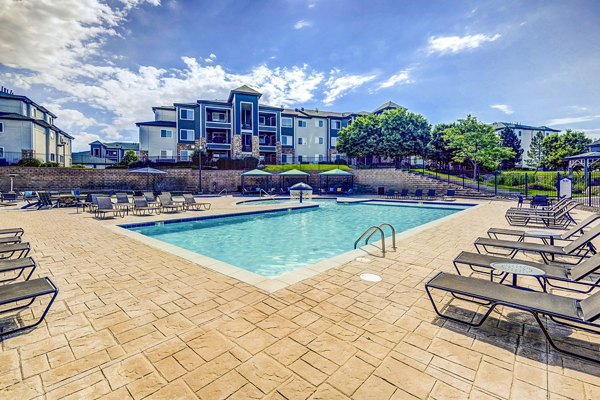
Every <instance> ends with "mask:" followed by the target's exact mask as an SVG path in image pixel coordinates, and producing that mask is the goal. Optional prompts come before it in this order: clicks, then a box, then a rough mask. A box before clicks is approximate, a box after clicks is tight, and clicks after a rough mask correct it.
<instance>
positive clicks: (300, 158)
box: [298, 156, 302, 164]
mask: <svg viewBox="0 0 600 400" xmlns="http://www.w3.org/2000/svg"><path fill="white" fill-rule="evenodd" d="M298 163H299V164H302V156H298Z"/></svg>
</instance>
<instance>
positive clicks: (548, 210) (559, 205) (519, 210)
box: [506, 197, 576, 215]
mask: <svg viewBox="0 0 600 400" xmlns="http://www.w3.org/2000/svg"><path fill="white" fill-rule="evenodd" d="M570 203H576V202H575V201H573V200H571V199H567V198H566V197H563V198H562V199H560V200H558V201H557V202H556V203H554V204H552V205H551V206H549V207H544V208H523V207H522V206H520V207H511V208H509V209H508V210H506V213H507V214H517V215H522V214H553V213H554V214H555V213H558V212H560V211H562V210H563V209H564V208H565V207H566V206H568V205H569V204H570Z"/></svg>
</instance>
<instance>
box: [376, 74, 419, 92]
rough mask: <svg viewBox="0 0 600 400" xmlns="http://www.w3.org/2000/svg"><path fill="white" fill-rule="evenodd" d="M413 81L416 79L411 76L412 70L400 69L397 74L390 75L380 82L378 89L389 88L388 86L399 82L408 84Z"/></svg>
mask: <svg viewBox="0 0 600 400" xmlns="http://www.w3.org/2000/svg"><path fill="white" fill-rule="evenodd" d="M413 82H414V81H413V80H412V79H411V78H410V71H408V70H404V71H400V72H398V73H397V74H394V75H392V76H390V77H389V78H387V79H386V80H385V81H383V82H380V83H379V86H378V87H377V88H378V89H387V88H390V87H392V86H395V85H397V84H398V83H400V84H407V83H413Z"/></svg>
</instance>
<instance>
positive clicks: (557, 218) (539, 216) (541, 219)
mask: <svg viewBox="0 0 600 400" xmlns="http://www.w3.org/2000/svg"><path fill="white" fill-rule="evenodd" d="M579 206H580V204H579V203H577V202H570V203H568V204H567V205H566V206H564V207H563V208H561V209H560V211H556V212H555V211H548V210H537V211H538V212H531V213H515V212H511V213H508V212H507V214H506V220H507V221H508V223H509V224H511V225H518V226H527V225H541V226H545V227H546V228H562V229H566V228H568V227H569V225H571V223H577V221H575V219H573V217H572V216H571V211H573V210H574V209H575V208H577V207H579ZM520 210H524V209H523V208H521V209H520ZM530 210H531V209H530ZM533 210H534V211H535V210H536V209H533Z"/></svg>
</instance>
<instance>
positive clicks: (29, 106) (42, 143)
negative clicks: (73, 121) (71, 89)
mask: <svg viewBox="0 0 600 400" xmlns="http://www.w3.org/2000/svg"><path fill="white" fill-rule="evenodd" d="M55 119H56V115H54V114H53V113H51V112H50V111H49V110H47V109H46V108H45V107H43V106H41V105H39V104H37V103H35V102H34V101H32V100H30V99H29V98H28V97H26V96H20V95H15V94H13V93H12V91H8V90H7V89H5V88H2V89H1V90H0V165H2V164H4V165H7V164H14V163H16V162H18V161H19V160H21V159H22V158H37V159H38V160H40V161H42V162H57V163H59V164H61V165H63V166H67V167H68V166H70V165H71V144H72V140H73V136H71V135H69V134H68V133H66V132H65V131H63V130H62V129H60V128H58V127H57V126H56V125H54V120H55Z"/></svg>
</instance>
